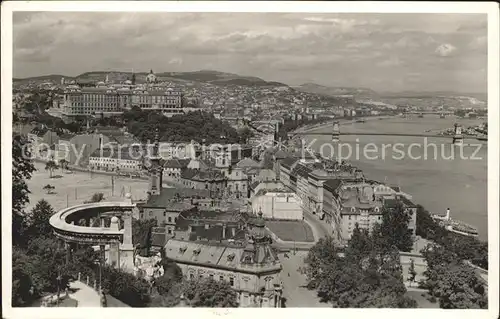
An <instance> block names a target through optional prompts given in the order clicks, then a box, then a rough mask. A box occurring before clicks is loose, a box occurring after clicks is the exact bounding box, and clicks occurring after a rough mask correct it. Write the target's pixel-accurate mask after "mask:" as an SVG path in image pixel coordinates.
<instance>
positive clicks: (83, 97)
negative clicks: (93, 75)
mask: <svg viewBox="0 0 500 319" xmlns="http://www.w3.org/2000/svg"><path fill="white" fill-rule="evenodd" d="M129 95H130V91H126V90H125V91H121V90H116V89H114V88H109V87H107V86H105V84H104V82H100V83H98V86H97V87H83V88H80V87H79V86H77V85H69V86H67V87H66V90H65V91H64V98H63V109H62V115H63V117H66V118H72V117H76V116H92V115H98V114H102V115H103V116H106V115H115V114H121V113H122V112H123V110H124V108H126V107H127V106H128V103H129V98H128V96H129Z"/></svg>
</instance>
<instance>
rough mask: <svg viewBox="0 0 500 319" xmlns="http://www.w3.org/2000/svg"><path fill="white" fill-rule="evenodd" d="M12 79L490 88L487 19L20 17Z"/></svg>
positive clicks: (40, 14) (93, 14) (190, 15)
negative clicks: (166, 78) (111, 76)
mask: <svg viewBox="0 0 500 319" xmlns="http://www.w3.org/2000/svg"><path fill="white" fill-rule="evenodd" d="M13 23H14V25H13V36H14V39H13V40H14V42H13V50H14V51H13V59H14V64H13V72H14V77H30V76H38V75H47V74H62V75H67V76H76V75H78V74H81V73H83V72H88V71H106V70H110V71H112V70H113V71H118V70H120V71H129V72H130V71H135V72H141V71H142V72H146V71H149V70H150V69H153V71H155V72H181V71H197V70H217V71H223V72H230V73H237V74H240V75H246V76H257V77H260V78H263V79H265V80H269V81H280V82H284V83H287V84H290V85H299V84H302V83H308V82H312V83H317V84H321V85H326V86H344V87H365V88H371V89H374V90H376V91H405V90H410V91H441V90H446V91H455V92H469V93H472V92H477V93H484V92H486V90H487V86H486V82H487V72H486V69H487V16H486V15H485V14H430V13H425V14H415V13H407V14H405V13H383V14H380V13H365V14H359V13H356V14H352V13H322V14H317V13H165V12H163V13H158V12H157V13H133V12H128V13H124V12H15V13H14V17H13Z"/></svg>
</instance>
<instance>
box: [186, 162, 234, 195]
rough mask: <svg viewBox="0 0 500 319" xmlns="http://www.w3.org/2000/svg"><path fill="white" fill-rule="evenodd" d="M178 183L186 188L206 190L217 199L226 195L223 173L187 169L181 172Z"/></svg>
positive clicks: (225, 180) (225, 179)
mask: <svg viewBox="0 0 500 319" xmlns="http://www.w3.org/2000/svg"><path fill="white" fill-rule="evenodd" d="M180 182H181V183H182V184H183V185H184V187H187V188H193V189H206V190H208V191H210V192H211V194H213V196H217V197H218V196H222V195H223V194H226V193H227V189H226V187H227V178H226V176H225V175H224V173H223V172H220V171H217V170H206V171H204V170H197V169H189V168H188V169H185V170H183V171H182V172H181V180H180Z"/></svg>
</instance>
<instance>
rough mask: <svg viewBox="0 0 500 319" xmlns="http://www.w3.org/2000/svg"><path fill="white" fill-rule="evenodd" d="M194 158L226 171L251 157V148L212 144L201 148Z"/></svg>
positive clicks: (247, 146)
mask: <svg viewBox="0 0 500 319" xmlns="http://www.w3.org/2000/svg"><path fill="white" fill-rule="evenodd" d="M196 156H197V157H199V158H201V159H204V160H208V161H211V162H214V164H215V167H216V168H218V169H226V170H227V169H228V168H229V167H230V166H232V165H236V164H237V163H238V162H240V161H241V160H242V159H244V158H250V157H252V147H251V146H249V145H241V144H226V145H220V144H212V145H208V146H202V147H201V149H198V150H197V151H196Z"/></svg>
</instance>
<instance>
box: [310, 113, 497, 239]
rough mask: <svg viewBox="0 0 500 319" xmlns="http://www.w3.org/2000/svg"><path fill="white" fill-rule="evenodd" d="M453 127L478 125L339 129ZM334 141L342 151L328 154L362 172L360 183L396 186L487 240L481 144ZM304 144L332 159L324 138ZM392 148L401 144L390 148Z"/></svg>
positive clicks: (385, 124) (346, 128)
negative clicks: (446, 212)
mask: <svg viewBox="0 0 500 319" xmlns="http://www.w3.org/2000/svg"><path fill="white" fill-rule="evenodd" d="M455 122H459V123H461V124H462V126H464V127H467V126H472V125H475V124H479V123H481V122H482V120H469V119H467V120H464V119H459V120H457V119H456V118H454V117H447V118H445V119H440V118H438V117H437V116H427V117H424V118H408V119H404V118H390V119H384V120H369V121H366V122H365V123H354V124H344V125H342V124H341V125H340V130H341V132H352V133H354V132H366V133H369V132H377V133H415V134H425V133H426V132H427V134H435V133H436V132H437V131H438V130H441V129H446V128H451V127H453V124H454V123H455ZM331 129H332V127H331V125H330V126H327V127H322V128H318V129H315V130H313V131H311V132H331ZM340 138H341V141H340V144H341V145H344V146H342V148H340V149H339V148H338V146H337V148H333V153H334V154H341V156H343V157H345V158H348V160H349V161H350V162H352V163H353V165H356V166H357V167H359V168H361V169H362V170H363V171H364V173H365V176H366V178H368V179H375V180H379V181H382V182H383V181H386V182H387V184H390V185H396V186H399V187H401V190H402V191H403V192H405V193H409V194H411V195H412V196H413V201H414V202H415V203H418V204H421V205H423V206H424V207H425V208H426V209H428V210H429V211H431V212H434V213H443V214H444V213H445V211H446V208H450V210H451V216H452V217H453V218H455V219H459V220H463V221H464V222H466V223H468V224H470V225H473V226H475V227H477V228H478V231H479V233H480V239H482V240H487V238H488V227H487V221H488V204H487V178H488V171H487V142H481V141H477V140H475V139H471V140H468V139H466V140H465V141H464V144H465V146H464V147H463V150H462V153H460V148H459V147H457V146H453V145H452V144H451V138H423V137H395V136H367V135H364V136H354V135H346V136H341V137H340ZM305 139H306V142H307V144H308V145H311V148H312V149H314V150H316V151H320V152H322V154H324V155H325V154H329V155H331V154H332V142H331V137H330V136H324V135H323V136H321V135H308V136H306V138H305ZM371 143H373V144H372V145H368V144H371ZM395 143H401V144H400V145H398V146H396V144H395ZM412 144H413V146H412ZM367 145H368V146H367ZM433 145H435V146H433ZM349 147H350V148H351V152H352V155H351V156H349V151H348V148H349ZM356 148H357V149H358V150H359V152H358V155H356ZM384 148H385V151H384V150H383V149H384ZM339 150H340V153H339ZM370 150H371V151H370ZM397 150H399V151H397ZM452 155H453V156H452Z"/></svg>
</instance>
